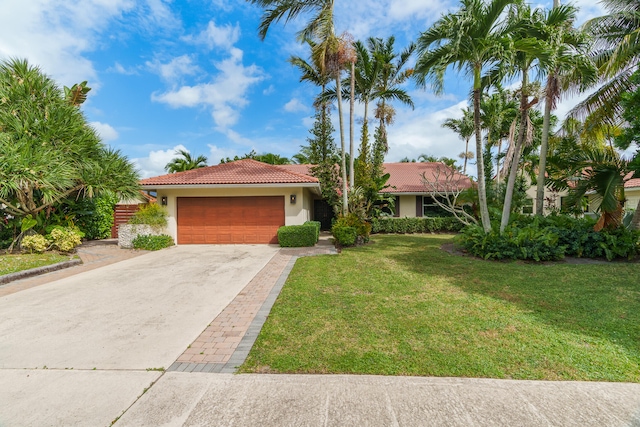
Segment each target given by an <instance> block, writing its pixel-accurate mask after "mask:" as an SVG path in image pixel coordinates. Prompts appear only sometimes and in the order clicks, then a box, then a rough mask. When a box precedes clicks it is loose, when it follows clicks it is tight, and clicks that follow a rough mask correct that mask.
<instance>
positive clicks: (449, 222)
mask: <svg viewBox="0 0 640 427" xmlns="http://www.w3.org/2000/svg"><path fill="white" fill-rule="evenodd" d="M371 225H372V231H373V232H374V233H399V234H413V233H436V232H458V231H460V230H462V228H463V227H464V224H462V223H461V222H460V221H458V220H457V219H456V218H455V217H423V218H392V217H381V218H375V219H373V220H372V222H371Z"/></svg>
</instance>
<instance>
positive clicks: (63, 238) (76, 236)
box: [48, 226, 83, 252]
mask: <svg viewBox="0 0 640 427" xmlns="http://www.w3.org/2000/svg"><path fill="white" fill-rule="evenodd" d="M82 236H83V233H82V232H81V231H80V230H78V229H77V228H71V227H60V226H55V227H53V228H52V229H51V231H50V232H49V236H48V237H49V240H50V241H51V246H53V247H54V248H56V249H58V250H59V251H61V252H70V251H72V250H73V249H74V248H75V247H76V246H78V245H79V244H80V243H82Z"/></svg>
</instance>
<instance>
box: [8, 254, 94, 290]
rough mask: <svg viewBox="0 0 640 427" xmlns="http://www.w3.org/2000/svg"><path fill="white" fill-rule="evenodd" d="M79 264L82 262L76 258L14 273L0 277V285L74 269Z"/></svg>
mask: <svg viewBox="0 0 640 427" xmlns="http://www.w3.org/2000/svg"><path fill="white" fill-rule="evenodd" d="M80 264H82V260H81V259H80V258H76V259H72V260H69V261H62V262H58V263H56V264H51V265H45V266H43V267H36V268H30V269H29V270H22V271H17V272H15V273H9V274H5V275H3V276H0V285H6V284H7V283H10V282H13V281H15V280H20V279H26V278H27V277H33V276H39V275H41V274H45V273H51V272H52V271H58V270H63V269H65V268H69V267H75V266H76V265H80Z"/></svg>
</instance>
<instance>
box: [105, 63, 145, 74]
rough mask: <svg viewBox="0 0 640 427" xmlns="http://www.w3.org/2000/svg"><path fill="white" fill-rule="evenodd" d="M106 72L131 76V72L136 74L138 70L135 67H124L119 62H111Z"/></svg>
mask: <svg viewBox="0 0 640 427" xmlns="http://www.w3.org/2000/svg"><path fill="white" fill-rule="evenodd" d="M107 72H109V73H117V74H124V75H127V76H131V75H133V74H138V70H136V69H135V68H125V67H124V66H123V65H122V64H121V63H119V62H117V61H116V63H115V64H113V66H112V67H109V68H107Z"/></svg>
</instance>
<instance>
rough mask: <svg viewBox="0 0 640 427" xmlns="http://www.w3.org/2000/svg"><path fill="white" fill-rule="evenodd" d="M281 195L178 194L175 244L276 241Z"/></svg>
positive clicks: (281, 211)
mask: <svg viewBox="0 0 640 427" xmlns="http://www.w3.org/2000/svg"><path fill="white" fill-rule="evenodd" d="M283 225H285V208H284V197H283V196H255V197H253V196H252V197H178V198H177V228H178V233H177V234H178V244H181V245H184V244H241V243H278V238H277V231H278V228H279V227H280V226H283Z"/></svg>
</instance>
